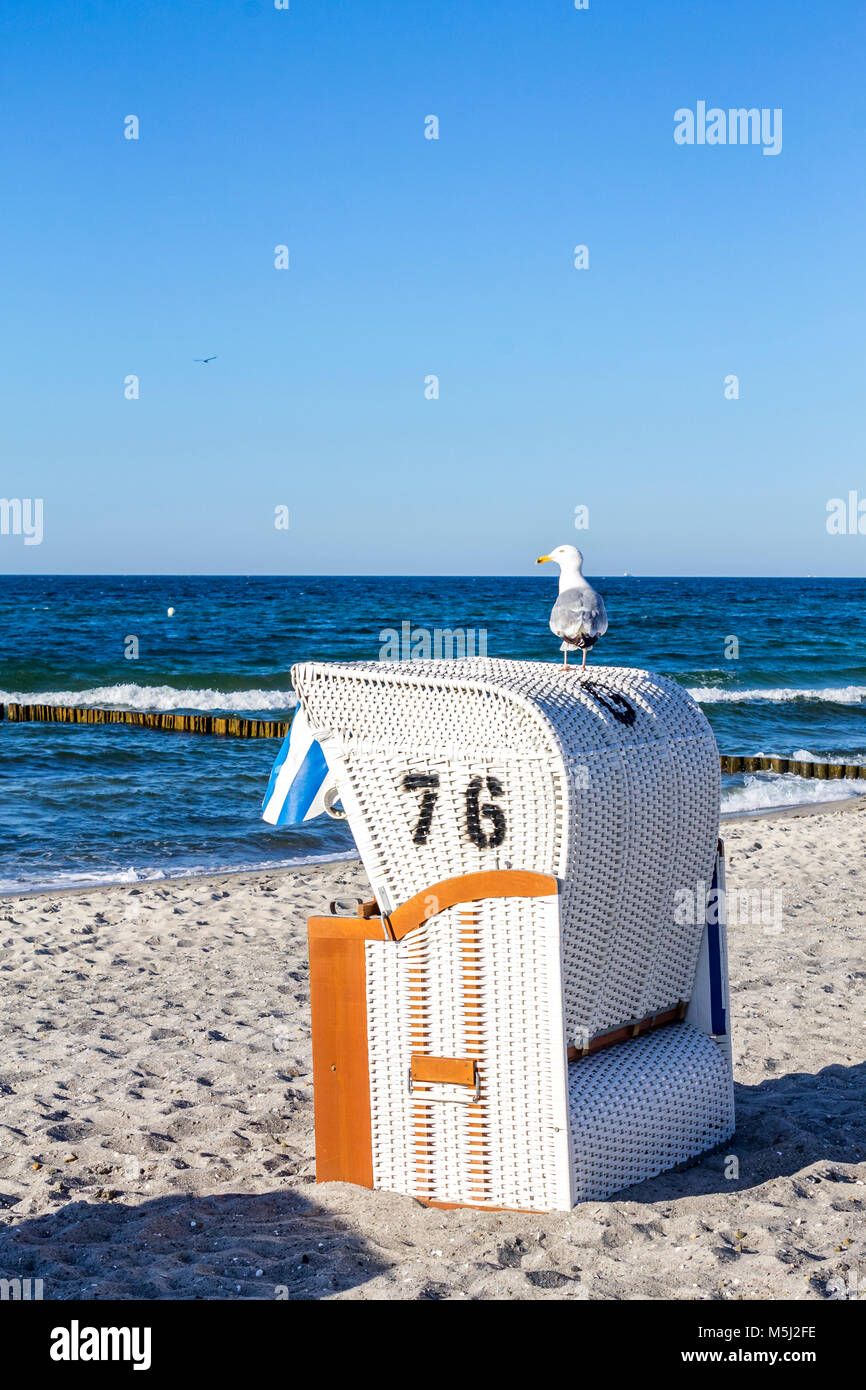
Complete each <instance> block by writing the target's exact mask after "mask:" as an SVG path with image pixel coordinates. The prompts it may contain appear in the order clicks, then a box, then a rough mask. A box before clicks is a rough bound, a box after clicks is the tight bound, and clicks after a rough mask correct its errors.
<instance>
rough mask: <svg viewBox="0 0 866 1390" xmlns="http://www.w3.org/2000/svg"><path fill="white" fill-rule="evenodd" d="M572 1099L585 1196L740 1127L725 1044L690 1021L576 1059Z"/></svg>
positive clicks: (659, 1168) (601, 1193) (668, 1164)
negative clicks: (736, 1118) (735, 1116)
mask: <svg viewBox="0 0 866 1390" xmlns="http://www.w3.org/2000/svg"><path fill="white" fill-rule="evenodd" d="M568 1101H569V1107H568V1108H569V1125H570V1130H571V1148H572V1158H573V1162H574V1177H575V1200H576V1201H578V1202H581V1201H601V1200H603V1199H605V1198H608V1197H610V1196H612V1195H613V1193H615V1192H618V1191H620V1190H621V1189H622V1188H624V1187H630V1186H631V1185H632V1184H633V1183H637V1182H642V1181H644V1179H646V1178H651V1177H654V1176H655V1175H656V1174H657V1173H662V1172H664V1171H665V1169H667V1168H672V1167H673V1166H674V1165H675V1164H677V1163H682V1162H684V1161H685V1160H686V1159H689V1158H695V1157H696V1156H697V1155H698V1154H701V1153H704V1152H705V1151H706V1150H707V1149H711V1148H713V1147H715V1145H716V1144H721V1143H722V1142H723V1140H725V1139H728V1138H730V1136H731V1135H732V1134H733V1132H734V1101H733V1085H732V1081H731V1073H730V1067H729V1064H728V1059H727V1055H726V1053H725V1050H724V1048H723V1047H722V1046H721V1045H720V1044H719V1043H717V1042H716V1041H714V1039H713V1038H710V1037H707V1035H706V1034H705V1033H702V1032H700V1031H699V1030H698V1029H697V1028H694V1027H693V1026H692V1025H691V1024H690V1023H675V1024H670V1025H669V1026H668V1027H666V1028H661V1029H659V1031H658V1032H656V1033H651V1034H648V1035H647V1036H646V1037H643V1038H635V1039H634V1040H633V1041H630V1042H624V1043H619V1044H617V1046H616V1047H610V1048H607V1049H606V1050H605V1051H603V1052H598V1053H596V1054H594V1055H590V1056H588V1057H584V1058H582V1059H581V1060H580V1061H578V1062H572V1063H571V1065H570V1066H569V1069H568Z"/></svg>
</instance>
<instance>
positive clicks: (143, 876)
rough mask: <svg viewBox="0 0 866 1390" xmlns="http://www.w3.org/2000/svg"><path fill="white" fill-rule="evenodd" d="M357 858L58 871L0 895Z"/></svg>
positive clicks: (4, 883)
mask: <svg viewBox="0 0 866 1390" xmlns="http://www.w3.org/2000/svg"><path fill="white" fill-rule="evenodd" d="M358 859H360V856H359V854H358V853H357V851H353V850H352V849H351V847H349V848H347V849H341V850H333V851H331V852H329V853H326V854H306V855H298V856H297V858H295V859H262V860H255V861H252V862H251V863H249V864H246V863H242V864H193V865H179V866H178V867H177V868H167V869H135V868H133V867H132V866H130V867H129V868H128V869H91V870H85V871H81V872H78V871H76V870H73V869H58V870H57V872H56V873H54V874H51V875H46V876H45V878H40V877H39V875H38V874H35V873H34V874H32V875H31V876H29V877H23V876H22V877H21V878H0V893H50V892H56V891H58V890H60V889H63V888H82V889H83V888H102V887H105V886H110V885H111V884H117V885H118V886H122V885H123V884H125V883H157V882H159V881H161V880H165V879H172V878H220V877H222V876H223V875H225V874H249V873H273V872H274V871H276V870H279V869H298V868H302V867H303V866H304V865H309V864H343V863H346V862H348V861H349V860H358Z"/></svg>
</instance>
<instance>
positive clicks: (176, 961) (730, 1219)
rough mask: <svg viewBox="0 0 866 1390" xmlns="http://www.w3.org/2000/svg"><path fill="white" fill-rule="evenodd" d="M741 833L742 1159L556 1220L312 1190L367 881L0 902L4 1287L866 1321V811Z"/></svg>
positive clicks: (264, 879)
mask: <svg viewBox="0 0 866 1390" xmlns="http://www.w3.org/2000/svg"><path fill="white" fill-rule="evenodd" d="M723 833H724V835H725V839H726V841H727V845H728V852H729V856H730V860H729V862H730V869H729V889H730V890H732V891H735V892H741V891H746V890H748V891H749V892H751V893H753V894H754V893H758V894H761V893H762V894H763V904H762V906H763V908H764V915H765V917H766V918H767V920H766V921H763V922H762V921H760V920H757V921H756V920H754V917H755V913H754V911H753V912H752V920H741V921H738V922H736V923H735V924H733V925H732V927H731V930H730V966H731V986H732V1011H733V1029H734V1070H735V1079H736V1083H737V1084H736V1103H737V1117H738V1128H737V1134H736V1136H735V1138H734V1139H733V1140H732V1141H731V1142H730V1143H729V1144H727V1145H726V1146H724V1152H722V1153H716V1154H712V1155H709V1156H708V1157H705V1158H703V1159H702V1160H701V1161H699V1162H697V1163H695V1164H693V1165H691V1166H689V1167H687V1168H685V1169H683V1170H680V1171H676V1172H673V1173H667V1174H664V1175H662V1176H660V1177H658V1178H655V1179H652V1180H651V1181H649V1182H645V1183H642V1184H641V1185H640V1186H637V1187H634V1188H631V1189H629V1190H628V1191H626V1192H623V1193H621V1194H619V1195H618V1196H617V1199H616V1200H614V1201H608V1202H591V1203H588V1204H586V1205H583V1206H580V1207H577V1208H575V1210H574V1211H573V1212H569V1213H555V1214H552V1215H522V1214H519V1213H502V1212H476V1211H465V1210H464V1211H451V1212H443V1211H438V1210H431V1209H428V1208H426V1207H424V1206H422V1205H420V1204H419V1203H418V1202H416V1201H414V1200H413V1199H412V1198H408V1197H401V1196H396V1195H393V1194H390V1193H380V1192H371V1191H367V1190H364V1189H359V1188H353V1187H350V1186H347V1185H344V1184H342V1183H334V1184H325V1185H321V1186H320V1185H316V1184H315V1182H314V1176H313V1175H314V1161H313V1095H312V1085H311V1071H310V1067H311V1058H310V1025H309V993H308V986H307V963H306V936H305V921H306V917H307V916H308V914H310V913H312V912H322V911H327V904H328V902H329V901H330V900H331V899H333V898H340V899H343V900H346V901H347V902H349V903H352V902H354V900H355V899H357V898H359V897H365V896H369V894H368V890H367V885H366V881H365V877H364V874H363V871H362V869H361V867H360V865H359V864H357V863H352V864H340V865H327V866H318V867H315V868H306V869H297V870H294V871H292V872H284V873H279V874H256V873H250V874H246V875H239V876H234V875H229V876H224V877H219V878H207V879H205V878H197V879H185V880H174V881H161V882H156V883H153V884H148V885H142V886H139V887H129V886H126V885H124V886H116V887H103V888H100V889H93V890H84V891H76V892H71V893H46V894H41V895H35V896H30V897H10V898H5V899H3V900H2V901H0V941H2V950H0V989H2V1001H3V1007H2V1019H3V1024H2V1028H3V1031H2V1037H3V1048H2V1057H0V1101H2V1109H0V1279H2V1278H7V1279H8V1278H30V1279H41V1280H42V1281H43V1296H44V1298H46V1299H64V1298H88V1299H116V1298H145V1299H153V1298H176V1299H192V1298H206V1299H219V1298H252V1299H273V1298H289V1299H320V1298H331V1299H467V1298H468V1299H514V1298H517V1299H742V1298H759V1299H773V1298H794V1299H816V1298H827V1297H848V1298H850V1297H855V1296H857V1295H858V1294H860V1295H862V1294H863V1293H864V1292H866V1228H864V1208H866V1162H864V1157H866V1105H864V1102H866V1062H864V1051H866V1039H864V1028H863V1023H864V1011H863V982H864V980H866V952H864V936H866V891H864V890H866V858H864V842H866V803H856V804H853V805H852V804H851V803H845V806H844V809H843V810H837V809H836V808H833V809H831V810H827V809H823V808H822V810H821V811H819V812H811V813H810V814H808V815H802V816H791V815H787V816H786V815H780V816H777V817H773V818H759V819H744V820H740V821H736V822H728V823H727V824H726V825H725V826H724V828H723ZM775 894H780V895H781V897H780V899H779V898H774V895H775ZM776 908H778V909H779V911H780V914H781V915H780V916H779V917H778V920H776V916H775V909H776ZM758 915H760V914H758ZM730 1156H734V1157H735V1158H736V1160H737V1162H738V1165H739V1176H738V1177H731V1176H729V1173H730V1169H731V1167H732V1165H731V1163H730Z"/></svg>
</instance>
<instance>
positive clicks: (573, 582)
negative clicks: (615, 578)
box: [535, 545, 607, 670]
mask: <svg viewBox="0 0 866 1390" xmlns="http://www.w3.org/2000/svg"><path fill="white" fill-rule="evenodd" d="M546 560H552V561H553V563H554V564H556V565H559V597H558V598H557V600H556V603H555V604H554V605H553V612H552V613H551V615H550V630H551V632H552V633H553V634H554V635H555V636H556V637H561V638H562V646H561V647H560V651H561V652H562V654H563V657H562V661H563V665H564V666H567V665H568V653H569V652H570V651H573V650H574V648H575V647H577V648H579V649H580V651H582V652H583V660H582V661H581V663H580V669H581V670H583V668H584V666H585V665H586V653H587V652H588V651H589V648H590V647H594V646H595V644H596V642H597V641H598V639H599V637H603V636H604V634H605V633H606V632H607V613H606V612H605V609H604V599H603V598H602V596H601V594H597V593H596V592H595V589H593V587H592V585H591V584H587V582H586V580H585V579H584V577H583V556H582V555H581V553H580V551H579V550H578V549H577V547H576V546H574V545H558V546H557V547H556V549H555V550H551V552H550V554H549V555H539V557H538V559H537V560H536V562H535V563H536V564H537V565H543V564H544V562H545V561H546Z"/></svg>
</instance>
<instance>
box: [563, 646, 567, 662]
mask: <svg viewBox="0 0 866 1390" xmlns="http://www.w3.org/2000/svg"><path fill="white" fill-rule="evenodd" d="M562 664H563V666H567V665H568V647H566V648H565V649H564V650H563V653H562Z"/></svg>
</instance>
